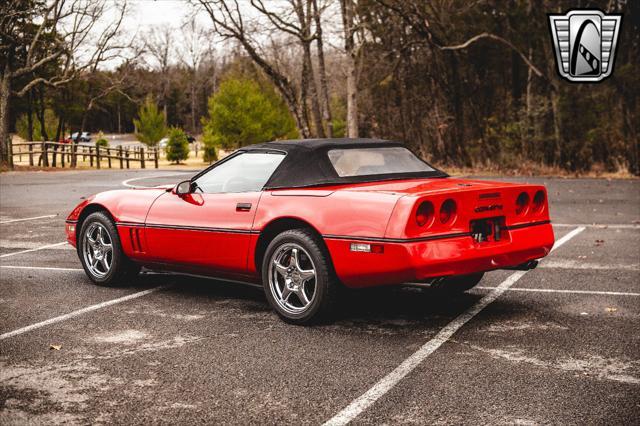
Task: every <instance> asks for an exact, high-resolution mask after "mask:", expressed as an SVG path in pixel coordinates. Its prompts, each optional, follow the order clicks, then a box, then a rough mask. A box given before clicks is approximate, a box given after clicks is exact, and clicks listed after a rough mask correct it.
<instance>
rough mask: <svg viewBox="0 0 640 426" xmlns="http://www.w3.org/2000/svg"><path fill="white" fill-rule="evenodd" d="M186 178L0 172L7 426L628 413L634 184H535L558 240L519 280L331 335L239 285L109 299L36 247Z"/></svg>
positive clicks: (161, 279)
mask: <svg viewBox="0 0 640 426" xmlns="http://www.w3.org/2000/svg"><path fill="white" fill-rule="evenodd" d="M159 175H169V176H164V177H156V176H159ZM188 176H189V172H185V173H182V172H181V173H176V172H171V171H168V172H163V171H161V170H160V171H159V170H154V171H133V170H132V171H126V172H121V171H86V172H64V173H60V172H51V173H19V174H10V173H9V174H2V176H1V177H0V181H1V183H0V196H1V199H0V334H2V337H0V423H2V424H14V423H18V424H20V423H63V422H67V423H83V424H86V423H107V422H108V423H126V424H141V423H161V424H193V423H196V422H197V423H234V424H235V423H241V424H265V423H267V424H275V423H278V424H280V423H283V424H300V423H304V424H309V423H310V424H318V423H323V422H325V421H328V420H331V419H333V420H339V419H349V420H353V422H354V423H355V424H374V423H375V424H379V423H388V424H393V423H418V424H433V423H443V424H459V423H499V424H504V423H509V424H515V423H517V424H547V423H555V424H584V423H590V424H605V423H606V424H629V423H632V422H634V420H633V419H634V418H635V419H636V421H637V419H638V418H640V396H639V395H640V334H639V333H638V328H639V324H640V321H639V320H640V226H639V225H638V224H639V223H640V183H639V182H638V181H606V180H591V179H584V180H573V179H535V180H534V179H531V181H535V182H544V183H545V184H546V185H547V187H548V188H549V194H550V198H551V203H552V205H551V210H552V216H553V219H554V222H555V223H556V224H557V226H556V228H555V230H556V236H557V239H559V240H561V239H563V237H566V238H564V239H563V242H564V244H563V245H562V246H561V247H559V248H558V249H557V250H555V251H554V252H553V253H552V254H551V255H550V256H549V257H548V258H547V259H546V260H545V261H543V262H542V263H541V265H540V267H539V268H538V269H536V270H533V271H530V272H527V273H524V274H520V275H518V276H517V277H516V278H517V281H515V282H513V280H514V279H516V278H514V274H513V273H512V272H510V271H497V272H492V273H489V274H487V275H486V276H485V279H484V280H483V282H482V283H481V288H478V289H474V290H472V291H471V292H469V293H467V294H465V295H462V296H459V297H455V298H443V297H438V296H437V295H434V294H432V293H430V292H429V291H426V290H411V289H398V290H393V291H370V292H360V293H356V294H352V295H350V296H349V298H348V300H347V301H346V302H345V307H344V308H343V309H342V310H341V311H340V312H339V314H338V318H337V320H336V321H335V323H333V324H331V325H325V326H320V327H313V328H304V327H292V326H289V325H286V324H284V323H283V322H281V321H280V320H279V319H278V318H277V317H276V316H275V315H274V314H273V313H272V312H271V311H270V309H269V307H268V305H267V302H266V300H265V298H264V295H263V294H262V293H261V291H259V290H257V289H255V288H252V287H249V286H243V285H232V284H228V283H223V282H217V281H212V280H201V279H195V278H187V277H179V276H172V275H159V274H145V275H143V276H141V278H140V280H139V281H138V282H137V283H135V285H134V286H133V287H129V288H117V289H108V288H101V287H96V286H93V285H91V284H89V282H88V280H87V279H86V278H85V276H84V273H83V272H82V271H80V270H79V268H80V263H79V261H78V259H77V256H76V254H75V251H73V250H72V249H70V248H69V247H68V246H66V245H56V246H52V247H49V248H45V249H39V248H41V247H42V246H45V245H51V244H56V243H61V242H63V241H64V232H63V225H64V217H65V215H66V214H67V213H68V212H69V210H70V209H71V208H72V207H73V206H74V205H75V204H76V203H77V202H78V201H79V200H80V198H81V197H82V196H86V195H89V194H91V193H94V192H97V191H101V190H105V189H109V188H117V187H122V181H125V180H127V181H129V182H128V183H129V184H130V185H134V184H139V185H152V184H160V183H167V182H176V181H178V180H180V179H182V178H185V177H188ZM131 179H134V180H131ZM40 216H49V217H40ZM32 217H40V218H37V219H29V218H32ZM19 219H29V220H20V221H17V220H19ZM585 225H586V226H585ZM583 226H584V230H581V228H582V227H583ZM35 249H38V250H35ZM29 250H33V251H29ZM505 282H508V283H512V284H513V285H512V286H511V287H510V288H509V289H508V290H505V291H504V292H503V293H496V292H497V290H496V289H495V287H497V286H502V287H501V288H503V287H504V286H505ZM145 291H146V292H145ZM491 295H495V296H498V297H496V298H495V300H493V301H491V303H488V304H486V307H485V308H484V309H483V310H478V309H477V308H478V306H479V304H484V303H485V302H486V301H487V300H488V299H487V296H491ZM127 296H131V297H132V298H130V299H128V300H121V299H120V298H123V297H125V298H126V297H127ZM74 312H75V313H76V314H73V315H68V314H69V313H74ZM461 314H462V316H461ZM51 319H55V321H53V322H50V323H45V324H44V325H43V326H41V327H39V328H35V329H32V330H27V331H25V330H24V327H28V326H30V325H33V324H41V323H42V322H43V321H48V320H51ZM56 321H57V322H56ZM41 325H42V324H41ZM16 330H17V333H19V332H20V331H24V332H21V333H20V334H11V333H12V332H14V331H16ZM452 331H453V333H451V332H452ZM443 336H444V337H443ZM50 345H60V346H61V348H60V350H51V349H50ZM425 348H426V349H425ZM429 351H431V352H429ZM416 359H417V360H418V361H419V362H413V360H416ZM392 372H393V374H392V375H391V376H388V375H389V373H392ZM398 378H400V380H397V379H398ZM381 379H385V380H386V381H383V382H382V384H381V383H380V381H381ZM385 384H386V385H388V386H386V385H385ZM367 392H369V393H367ZM363 394H366V395H368V396H369V397H370V398H369V399H367V400H365V403H364V405H362V404H360V405H358V404H355V405H354V404H352V402H353V401H360V402H362V401H363V400H362V399H358V398H360V397H361V396H362V395H363ZM363 407H364V408H363ZM345 409H346V411H345ZM339 413H342V414H344V415H345V416H346V417H340V418H336V415H337V414H339Z"/></svg>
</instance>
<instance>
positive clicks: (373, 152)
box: [328, 146, 435, 177]
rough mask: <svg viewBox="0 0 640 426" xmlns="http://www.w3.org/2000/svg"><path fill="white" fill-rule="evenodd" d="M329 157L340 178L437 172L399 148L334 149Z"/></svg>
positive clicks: (406, 150)
mask: <svg viewBox="0 0 640 426" xmlns="http://www.w3.org/2000/svg"><path fill="white" fill-rule="evenodd" d="M328 155H329V161H331V164H332V165H333V168H334V169H335V170H336V173H338V176H340V177H349V176H367V175H384V174H393V173H417V172H433V171H435V169H434V168H432V167H430V166H429V165H428V164H427V163H425V162H424V161H422V160H420V159H419V158H418V157H416V156H415V155H414V154H413V153H412V152H411V151H409V150H408V149H406V148H402V147H399V146H396V147H387V148H349V149H332V150H330V151H329V153H328Z"/></svg>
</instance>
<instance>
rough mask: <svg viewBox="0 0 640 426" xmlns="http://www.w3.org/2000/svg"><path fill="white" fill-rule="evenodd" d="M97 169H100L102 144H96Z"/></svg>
mask: <svg viewBox="0 0 640 426" xmlns="http://www.w3.org/2000/svg"><path fill="white" fill-rule="evenodd" d="M96 169H100V145H96Z"/></svg>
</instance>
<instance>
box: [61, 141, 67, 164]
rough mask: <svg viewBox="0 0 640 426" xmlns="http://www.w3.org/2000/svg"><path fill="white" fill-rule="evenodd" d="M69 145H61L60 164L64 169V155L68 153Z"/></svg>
mask: <svg viewBox="0 0 640 426" xmlns="http://www.w3.org/2000/svg"><path fill="white" fill-rule="evenodd" d="M66 148H67V146H66V145H60V166H61V167H62V168H63V169H64V156H65V154H66V151H67V149H66Z"/></svg>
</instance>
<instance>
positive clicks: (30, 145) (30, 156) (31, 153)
mask: <svg viewBox="0 0 640 426" xmlns="http://www.w3.org/2000/svg"><path fill="white" fill-rule="evenodd" d="M29 165H30V166H33V143H29Z"/></svg>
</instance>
